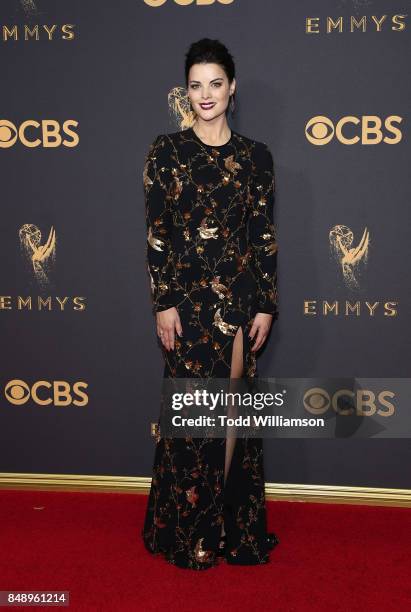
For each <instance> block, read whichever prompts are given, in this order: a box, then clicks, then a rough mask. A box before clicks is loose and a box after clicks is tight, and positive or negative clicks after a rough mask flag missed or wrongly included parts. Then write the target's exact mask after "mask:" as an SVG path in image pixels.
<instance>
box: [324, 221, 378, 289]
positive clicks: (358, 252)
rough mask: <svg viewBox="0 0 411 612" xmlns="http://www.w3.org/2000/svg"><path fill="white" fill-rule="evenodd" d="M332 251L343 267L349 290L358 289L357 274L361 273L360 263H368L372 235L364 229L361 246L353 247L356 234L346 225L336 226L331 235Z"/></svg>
mask: <svg viewBox="0 0 411 612" xmlns="http://www.w3.org/2000/svg"><path fill="white" fill-rule="evenodd" d="M329 240H330V249H331V252H332V254H333V256H334V257H335V259H336V260H337V261H338V263H339V264H340V265H341V270H342V274H343V278H344V282H345V284H346V285H347V287H348V288H349V289H358V288H359V282H358V280H357V278H356V274H358V272H359V265H360V263H361V262H362V263H364V264H365V265H366V264H367V263H368V247H369V245H370V234H369V231H368V229H367V228H365V229H364V232H363V235H362V237H361V240H360V242H359V244H358V245H357V246H355V247H353V246H352V244H353V241H354V234H353V232H352V231H351V230H350V228H349V227H347V226H346V225H335V226H334V227H333V228H332V229H331V231H330V234H329Z"/></svg>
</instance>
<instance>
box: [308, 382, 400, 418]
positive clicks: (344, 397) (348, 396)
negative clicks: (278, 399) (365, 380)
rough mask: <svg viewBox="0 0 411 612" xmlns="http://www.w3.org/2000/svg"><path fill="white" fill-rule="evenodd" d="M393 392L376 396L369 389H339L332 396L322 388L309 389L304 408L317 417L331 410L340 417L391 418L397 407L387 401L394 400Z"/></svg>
mask: <svg viewBox="0 0 411 612" xmlns="http://www.w3.org/2000/svg"><path fill="white" fill-rule="evenodd" d="M394 397H395V393H393V392H392V391H388V390H385V391H381V392H380V393H378V394H375V393H374V392H373V391H370V390H369V389H358V390H357V391H355V392H354V391H351V390H350V389H339V390H338V391H336V392H335V393H334V394H333V395H332V396H331V395H330V394H329V393H328V391H326V390H325V389H322V388H321V387H313V388H311V389H308V390H307V391H306V392H305V394H304V397H303V403H304V408H305V409H306V411H307V412H309V413H310V414H314V415H316V416H319V415H322V414H325V413H326V412H327V410H328V409H329V408H331V409H332V410H334V412H335V413H336V414H338V415H339V416H350V415H353V414H355V415H356V416H372V415H373V414H378V415H379V416H384V417H389V416H391V415H392V414H394V412H395V406H394V404H392V403H391V402H389V401H388V400H387V398H390V399H392V398H394Z"/></svg>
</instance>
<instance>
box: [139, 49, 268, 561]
mask: <svg viewBox="0 0 411 612" xmlns="http://www.w3.org/2000/svg"><path fill="white" fill-rule="evenodd" d="M185 75H186V86H187V91H188V96H189V99H190V103H191V107H192V111H193V113H194V115H195V121H194V123H193V124H192V126H191V127H190V128H189V129H186V130H183V131H179V132H175V133H172V134H164V135H159V136H157V138H156V139H155V140H154V142H153V143H152V145H151V147H150V149H149V152H148V154H147V156H146V159H145V166H144V175H143V176H144V190H145V205H146V221H147V261H148V271H149V274H150V278H151V289H152V295H153V303H154V312H155V316H156V323H157V333H158V336H159V338H160V340H161V348H162V352H163V356H164V359H165V370H164V377H178V378H180V377H181V378H185V377H196V378H198V377H199V378H203V379H208V378H211V377H221V378H230V379H231V378H242V377H253V376H256V374H257V367H256V356H255V355H256V351H257V350H258V349H259V348H261V346H262V345H263V344H264V342H265V340H266V337H267V334H268V332H269V329H270V326H271V324H272V320H273V318H275V317H276V316H277V291H276V258H277V245H276V235H275V226H274V224H273V200H274V170H273V158H272V155H271V152H270V150H269V149H268V147H267V145H266V144H265V143H262V142H258V141H254V140H251V139H249V138H247V137H245V136H242V135H240V134H239V133H238V132H235V131H233V130H232V129H230V127H229V125H228V122H227V117H226V114H227V110H228V109H229V108H230V109H231V110H232V109H233V106H234V93H235V87H236V81H235V67H234V62H233V58H232V56H231V55H230V54H229V52H228V50H227V49H226V47H225V46H224V45H223V44H221V43H220V42H219V41H217V40H210V39H208V38H205V39H202V40H200V41H198V42H196V43H194V44H192V45H191V47H190V49H189V51H188V53H187V55H186V64H185ZM142 536H143V538H144V543H145V546H146V548H147V549H148V550H149V551H150V552H152V553H163V554H164V556H165V558H166V559H167V560H168V561H169V562H170V563H173V564H175V565H177V566H179V567H184V568H190V569H195V570H202V569H208V568H210V567H213V566H214V565H216V564H217V563H218V560H219V558H225V560H226V561H227V563H230V564H237V565H256V564H262V563H267V562H268V561H269V556H268V551H269V550H271V549H272V548H273V547H274V545H275V544H277V543H278V538H277V537H276V535H275V534H274V533H270V534H268V533H267V530H266V507H265V496H264V472H263V448H262V440H261V439H255V438H253V439H245V438H244V439H237V440H236V439H235V438H227V439H225V438H223V439H216V438H214V439H213V438H194V439H193V438H191V437H188V438H186V439H184V438H163V437H160V436H159V437H157V444H156V451H155V458H154V468H153V479H152V483H151V490H150V495H149V500H148V505H147V512H146V517H145V522H144V527H143V530H142Z"/></svg>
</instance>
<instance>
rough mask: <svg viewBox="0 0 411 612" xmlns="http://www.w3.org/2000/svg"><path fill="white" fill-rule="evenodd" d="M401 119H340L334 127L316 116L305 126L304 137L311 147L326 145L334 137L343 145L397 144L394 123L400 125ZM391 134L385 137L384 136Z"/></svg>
mask: <svg viewBox="0 0 411 612" xmlns="http://www.w3.org/2000/svg"><path fill="white" fill-rule="evenodd" d="M401 121H402V117H399V116H398V115H390V116H389V117H387V118H386V119H385V120H384V122H383V121H382V119H380V117H377V116H376V115H364V116H363V117H361V118H358V117H352V116H347V117H342V118H341V119H340V120H339V121H338V122H337V123H336V124H335V125H334V124H333V122H332V121H331V119H329V118H328V117H324V116H322V115H317V116H316V117H313V118H312V119H310V120H309V121H308V122H307V124H306V126H305V136H306V138H307V140H308V142H310V143H311V144H313V145H317V146H321V145H326V144H328V143H329V142H331V140H332V139H333V138H334V137H335V138H336V139H337V140H338V141H339V142H341V143H342V144H345V145H353V144H357V143H358V142H361V144H363V145H375V144H380V143H381V142H385V143H386V144H397V143H399V142H400V141H401V139H402V133H401V130H399V129H398V128H397V127H395V126H394V125H393V124H394V123H401ZM387 133H388V134H393V136H387V135H386V134H387Z"/></svg>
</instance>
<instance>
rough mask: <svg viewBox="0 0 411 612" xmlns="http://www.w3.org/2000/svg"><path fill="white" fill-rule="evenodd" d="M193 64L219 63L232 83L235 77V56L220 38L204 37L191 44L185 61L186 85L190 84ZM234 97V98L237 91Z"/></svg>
mask: <svg viewBox="0 0 411 612" xmlns="http://www.w3.org/2000/svg"><path fill="white" fill-rule="evenodd" d="M193 64H218V65H219V66H221V67H222V68H223V70H224V72H225V73H226V75H227V78H228V82H229V83H230V84H231V83H232V81H233V79H234V77H235V65H234V59H233V56H232V55H231V53H230V52H229V51H228V49H227V47H226V46H225V45H223V43H222V42H220V41H219V40H213V39H211V38H202V39H201V40H198V41H197V42H194V43H192V44H191V45H190V48H189V49H188V51H187V53H186V61H185V77H186V86H188V73H189V72H190V68H191V66H192V65H193ZM232 97H233V99H234V97H235V93H234V94H233V96H232Z"/></svg>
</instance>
